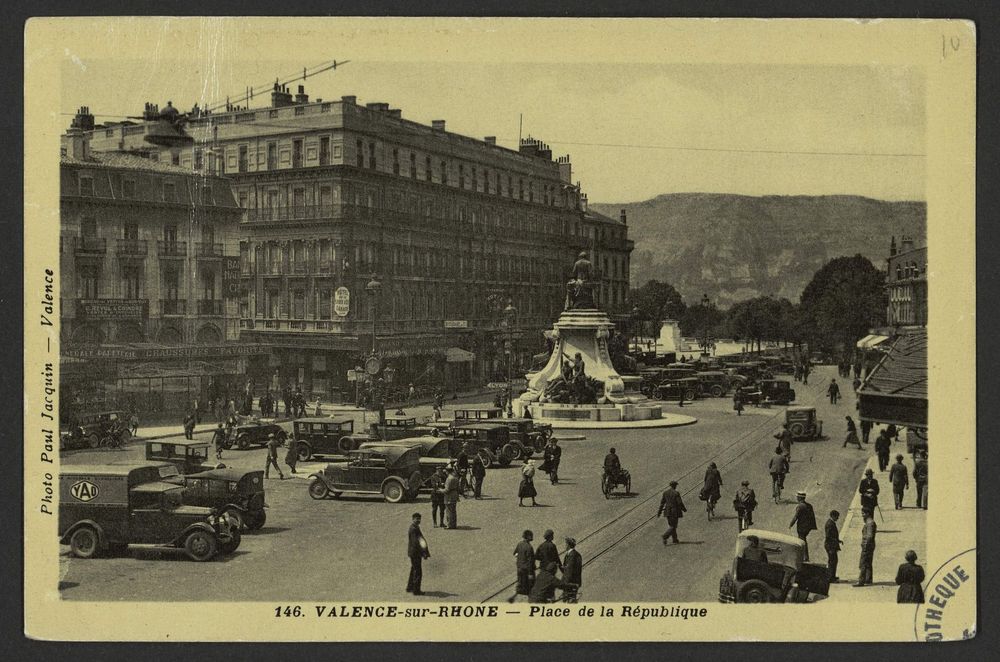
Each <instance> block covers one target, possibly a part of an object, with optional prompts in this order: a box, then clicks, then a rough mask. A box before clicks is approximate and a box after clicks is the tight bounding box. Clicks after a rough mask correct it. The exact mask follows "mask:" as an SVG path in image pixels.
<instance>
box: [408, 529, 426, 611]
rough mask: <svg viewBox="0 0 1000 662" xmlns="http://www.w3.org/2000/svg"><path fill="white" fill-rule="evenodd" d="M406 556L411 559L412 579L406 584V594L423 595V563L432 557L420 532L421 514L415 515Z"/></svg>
mask: <svg viewBox="0 0 1000 662" xmlns="http://www.w3.org/2000/svg"><path fill="white" fill-rule="evenodd" d="M406 555H407V556H409V557H410V578H409V580H408V581H407V582H406V592H407V593H412V594H413V595H423V594H424V592H423V591H421V590H420V582H421V580H422V579H423V576H424V570H423V562H424V559H429V558H430V557H431V552H430V549H428V547H427V540H426V539H424V534H423V533H421V532H420V513H413V521H412V522H410V533H409V541H408V543H407V546H406Z"/></svg>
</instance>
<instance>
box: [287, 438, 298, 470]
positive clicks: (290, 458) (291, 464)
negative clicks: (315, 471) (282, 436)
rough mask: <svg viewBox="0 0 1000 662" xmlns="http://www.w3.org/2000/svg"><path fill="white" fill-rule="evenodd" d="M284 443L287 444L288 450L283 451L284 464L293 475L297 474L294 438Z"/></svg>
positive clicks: (296, 450)
mask: <svg viewBox="0 0 1000 662" xmlns="http://www.w3.org/2000/svg"><path fill="white" fill-rule="evenodd" d="M285 441H286V443H287V444H288V449H287V450H286V451H285V464H287V465H288V468H289V469H291V470H292V473H293V474H297V473H298V471H296V470H295V465H296V464H298V462H299V449H298V444H297V443H296V441H295V438H294V437H292V438H291V439H286V440H285Z"/></svg>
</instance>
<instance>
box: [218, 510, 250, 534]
mask: <svg viewBox="0 0 1000 662" xmlns="http://www.w3.org/2000/svg"><path fill="white" fill-rule="evenodd" d="M222 514H223V515H229V519H230V521H232V523H233V526H235V527H236V528H237V529H242V528H243V527H244V526H245V524H246V522H245V521H244V520H243V515H242V514H241V513H240V511H238V510H236V509H235V508H226V510H225V511H224V512H223V513H222Z"/></svg>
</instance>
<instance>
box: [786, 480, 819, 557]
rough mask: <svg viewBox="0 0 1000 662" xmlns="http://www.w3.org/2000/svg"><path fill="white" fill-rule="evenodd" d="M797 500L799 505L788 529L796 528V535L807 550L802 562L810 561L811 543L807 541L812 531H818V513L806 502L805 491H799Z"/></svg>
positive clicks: (796, 496)
mask: <svg viewBox="0 0 1000 662" xmlns="http://www.w3.org/2000/svg"><path fill="white" fill-rule="evenodd" d="M795 498H796V499H797V500H798V503H797V504H796V505H795V514H794V515H792V521H791V522H790V523H789V524H788V528H789V529H790V528H792V527H793V526H794V527H795V533H797V534H798V536H799V540H801V541H802V542H803V543H804V546H805V549H804V552H805V553H804V554H803V555H802V560H803V561H806V562H808V561H809V541H808V540H807V539H806V538H807V537H808V535H809V533H810V532H811V531H815V530H816V512H815V511H814V510H813V507H812V504H811V503H809V502H808V501H806V493H805V491H803V490H799V491H798V492H797V493H796V494H795Z"/></svg>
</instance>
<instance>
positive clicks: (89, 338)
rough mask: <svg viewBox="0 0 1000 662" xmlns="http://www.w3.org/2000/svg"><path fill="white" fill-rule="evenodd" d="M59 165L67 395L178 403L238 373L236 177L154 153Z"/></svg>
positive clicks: (74, 145) (88, 401)
mask: <svg viewBox="0 0 1000 662" xmlns="http://www.w3.org/2000/svg"><path fill="white" fill-rule="evenodd" d="M64 142H65V147H64V153H63V154H62V156H61V163H60V231H59V248H60V250H59V278H60V288H61V300H60V323H61V325H60V341H61V355H62V359H63V380H62V383H63V386H64V388H66V389H68V391H67V392H66V395H67V396H68V397H67V398H66V399H64V402H67V403H73V402H75V403H76V404H77V405H79V406H80V407H82V408H84V409H92V408H95V407H118V406H127V405H136V406H137V408H139V409H140V411H144V412H149V411H154V412H155V411H157V410H175V409H179V408H184V407H186V406H189V403H190V402H191V401H193V400H196V399H200V400H202V401H204V397H203V393H204V392H206V391H207V385H208V383H209V382H210V381H211V380H213V379H217V380H221V379H226V378H229V379H236V378H237V376H238V375H239V374H240V373H241V371H242V370H243V369H244V368H245V363H246V359H245V356H246V355H247V354H252V353H254V352H258V353H259V352H260V350H259V349H255V348H247V347H243V348H242V349H241V348H240V347H238V346H236V345H234V344H233V341H236V340H238V338H239V316H238V315H239V307H238V293H239V285H240V275H239V243H238V239H237V229H238V226H239V222H240V219H241V216H242V212H241V210H240V209H239V208H238V207H237V206H236V201H235V198H234V197H233V194H232V190H231V188H230V184H229V182H228V181H227V180H226V179H224V178H222V177H217V176H207V175H201V174H198V175H196V174H194V173H192V172H191V171H190V170H187V169H184V168H181V167H180V166H175V165H171V164H170V163H164V162H161V161H157V160H152V159H151V158H149V156H150V155H149V154H145V155H143V154H142V153H123V152H104V153H98V152H93V151H91V150H90V146H89V144H88V139H87V136H85V135H84V134H83V132H82V131H80V130H79V129H73V130H71V132H70V133H69V134H68V135H67V137H66V140H65V141H64Z"/></svg>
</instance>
